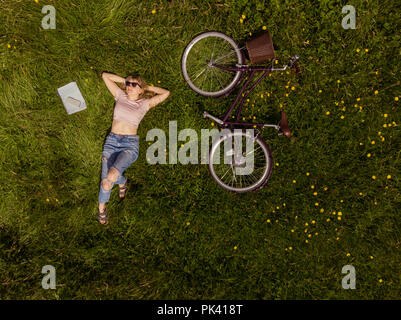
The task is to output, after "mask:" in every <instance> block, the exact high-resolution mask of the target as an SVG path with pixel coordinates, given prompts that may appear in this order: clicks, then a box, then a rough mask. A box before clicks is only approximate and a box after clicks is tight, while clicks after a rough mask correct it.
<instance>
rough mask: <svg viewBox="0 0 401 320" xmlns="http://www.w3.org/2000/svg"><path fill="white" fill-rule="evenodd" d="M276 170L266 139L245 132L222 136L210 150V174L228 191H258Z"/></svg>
mask: <svg viewBox="0 0 401 320" xmlns="http://www.w3.org/2000/svg"><path fill="white" fill-rule="evenodd" d="M244 146H246V148H245V151H243V149H244ZM272 169H273V157H272V154H271V151H270V149H269V147H268V145H267V144H266V142H265V141H264V140H263V139H262V138H261V137H259V136H258V137H256V139H255V137H253V136H251V135H250V134H248V133H246V132H244V131H239V132H238V131H234V132H230V133H228V134H224V135H222V136H221V137H220V138H219V139H218V140H216V141H215V142H214V143H213V145H212V148H211V150H210V155H209V170H210V173H211V174H212V177H213V178H214V180H216V182H217V183H218V184H219V185H220V186H221V187H222V188H224V189H226V190H228V191H233V192H239V193H241V192H249V191H254V190H257V189H259V188H261V187H263V186H264V185H265V184H266V183H267V180H269V178H270V175H271V172H272Z"/></svg>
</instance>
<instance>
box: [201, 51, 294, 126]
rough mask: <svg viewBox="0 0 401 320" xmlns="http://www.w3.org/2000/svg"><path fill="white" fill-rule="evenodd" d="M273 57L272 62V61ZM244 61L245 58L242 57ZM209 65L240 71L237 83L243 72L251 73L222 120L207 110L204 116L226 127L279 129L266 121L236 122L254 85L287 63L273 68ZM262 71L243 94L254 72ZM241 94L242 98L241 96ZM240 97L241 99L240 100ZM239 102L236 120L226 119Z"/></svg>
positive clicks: (284, 67) (230, 70)
mask: <svg viewBox="0 0 401 320" xmlns="http://www.w3.org/2000/svg"><path fill="white" fill-rule="evenodd" d="M241 53H242V55H243V57H244V53H243V52H242V51H241ZM274 60H275V59H273V63H274ZM244 61H245V59H244ZM211 66H213V67H216V68H219V69H222V70H225V71H229V72H238V71H240V72H241V73H242V74H241V77H240V79H239V80H238V84H239V83H240V82H241V81H242V79H243V77H244V74H245V73H248V72H251V75H250V77H249V79H248V80H247V81H246V82H245V84H244V85H243V86H242V88H241V90H240V92H239V93H238V95H237V97H236V98H235V100H234V102H233V104H232V105H231V107H230V109H229V110H228V111H227V113H226V114H225V115H224V118H223V120H221V119H218V118H216V117H213V116H212V115H210V114H208V113H207V112H206V113H205V114H204V116H206V115H207V116H208V117H209V118H211V119H213V120H215V121H216V122H217V123H218V124H220V125H221V126H223V127H227V126H228V125H229V126H231V127H233V126H249V127H255V126H256V127H257V128H258V127H260V128H264V127H273V128H275V129H276V130H279V129H280V126H279V125H273V124H267V123H251V122H238V121H239V118H240V115H241V110H242V107H243V104H244V101H245V99H246V98H247V97H248V95H249V94H250V93H251V92H252V91H253V90H254V89H255V88H256V86H257V85H258V84H259V83H260V82H261V81H262V80H263V78H265V77H266V76H267V74H268V73H270V72H273V71H284V70H286V69H287V67H288V65H284V66H283V67H282V68H273V67H252V66H248V65H237V67H225V66H220V65H218V64H214V63H211ZM261 71H263V74H262V75H261V76H260V77H259V79H258V80H257V81H256V82H255V83H254V84H253V85H252V87H251V88H250V89H249V90H248V92H247V93H246V94H244V95H242V94H243V92H244V91H245V89H246V88H247V86H248V84H249V83H250V82H251V81H252V79H253V78H254V76H255V74H256V72H261ZM238 84H237V85H236V86H235V87H234V88H232V89H231V90H230V91H229V92H228V93H226V94H224V95H222V96H221V97H225V96H228V95H229V94H230V93H231V92H232V91H234V89H235V88H237V87H238ZM241 96H242V98H241ZM240 98H241V100H240ZM239 100H240V102H239V107H238V110H237V116H236V121H227V119H228V118H229V116H230V114H231V112H232V111H233V109H234V108H235V106H236V105H237V103H238V101H239Z"/></svg>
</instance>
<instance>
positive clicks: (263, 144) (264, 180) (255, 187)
mask: <svg viewBox="0 0 401 320" xmlns="http://www.w3.org/2000/svg"><path fill="white" fill-rule="evenodd" d="M244 131H245V130H242V131H241V132H239V133H237V134H236V133H235V132H232V131H231V132H230V133H229V134H225V135H222V136H221V137H219V139H218V140H216V141H215V142H214V143H213V145H212V148H211V150H210V153H209V171H210V173H211V175H212V177H213V179H214V180H215V181H216V182H217V184H218V185H219V186H220V187H222V188H223V189H225V190H227V191H231V192H236V193H244V192H250V191H257V190H260V189H261V188H262V187H263V186H265V185H266V183H267V181H268V180H269V179H270V176H271V174H272V170H273V156H272V153H271V151H270V148H269V146H268V145H267V143H266V142H265V141H264V140H263V139H262V138H261V137H260V136H258V137H257V138H256V139H255V143H258V144H259V146H260V147H261V149H262V150H263V154H264V155H265V162H266V169H265V170H264V172H263V174H262V177H261V178H260V179H259V180H258V181H257V182H256V183H254V184H252V185H251V186H248V187H245V188H235V187H232V186H230V185H227V184H226V183H224V182H223V181H222V180H221V179H220V178H219V177H218V175H217V174H216V172H215V170H214V166H213V161H212V159H214V153H215V152H216V150H217V147H218V145H219V144H222V143H223V142H224V141H225V139H227V138H228V137H229V136H233V135H239V134H240V135H247V134H246V133H244Z"/></svg>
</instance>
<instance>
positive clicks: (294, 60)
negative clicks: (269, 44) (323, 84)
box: [271, 54, 302, 74]
mask: <svg viewBox="0 0 401 320" xmlns="http://www.w3.org/2000/svg"><path fill="white" fill-rule="evenodd" d="M274 60H276V59H273V61H272V65H274ZM298 60H299V55H297V54H296V55H295V56H293V57H291V58H290V61H289V63H288V64H285V65H284V66H283V67H282V68H274V67H272V69H271V70H272V71H284V70H286V69H287V68H295V70H296V73H297V74H301V73H302V71H301V68H300V67H299V64H298Z"/></svg>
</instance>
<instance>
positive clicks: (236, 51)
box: [181, 31, 244, 97]
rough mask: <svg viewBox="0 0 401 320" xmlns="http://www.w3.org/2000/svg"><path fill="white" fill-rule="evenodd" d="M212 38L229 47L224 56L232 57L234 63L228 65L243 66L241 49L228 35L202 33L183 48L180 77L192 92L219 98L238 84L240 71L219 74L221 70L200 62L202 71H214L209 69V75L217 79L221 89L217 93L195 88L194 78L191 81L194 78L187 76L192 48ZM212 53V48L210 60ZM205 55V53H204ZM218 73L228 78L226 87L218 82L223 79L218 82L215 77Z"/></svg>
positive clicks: (217, 32) (210, 32)
mask: <svg viewBox="0 0 401 320" xmlns="http://www.w3.org/2000/svg"><path fill="white" fill-rule="evenodd" d="M213 37H214V38H219V39H221V40H222V41H223V42H222V43H224V41H225V42H226V43H227V44H228V45H229V46H231V52H230V53H229V54H227V55H226V56H230V55H234V57H233V61H234V60H235V63H234V64H233V65H231V64H230V65H231V66H235V64H243V62H244V61H243V56H242V53H241V49H240V48H239V47H238V45H237V44H236V42H235V41H234V40H233V39H232V38H231V37H229V36H228V35H226V34H224V33H222V32H219V31H207V32H202V33H200V34H198V35H196V36H195V37H194V38H193V39H192V40H191V41H190V42H189V43H188V44H187V46H186V47H185V49H184V51H183V53H182V56H181V71H182V75H183V77H184V80H185V81H186V83H187V84H188V86H189V87H190V88H191V89H192V90H194V91H195V92H196V93H198V94H200V95H203V96H206V97H220V96H222V95H224V94H226V93H227V92H229V91H230V90H231V89H232V88H233V87H234V86H235V85H236V84H237V83H238V81H239V80H240V76H241V73H242V72H241V71H237V72H230V71H226V72H224V73H221V72H223V71H222V70H221V69H218V68H216V67H212V66H208V65H207V61H204V62H201V66H204V69H203V70H205V69H207V68H209V69H210V68H214V69H210V70H211V71H210V73H214V74H215V77H214V78H215V79H217V80H216V82H219V83H220V84H221V86H222V87H223V88H221V89H219V90H217V91H212V90H209V91H207V90H203V89H202V88H199V85H198V86H197V85H196V84H195V83H194V81H195V80H196V78H195V80H194V79H191V78H194V76H189V73H188V65H187V63H188V56H189V55H190V53H191V50H192V49H193V48H194V46H195V45H196V44H198V43H200V41H202V40H204V39H207V38H209V39H210V38H213ZM213 53H214V48H213V52H212V57H211V59H212V58H213ZM202 54H203V53H202ZM205 55H206V53H205ZM222 58H225V57H224V56H223V57H220V58H217V60H219V59H222ZM217 60H216V61H217ZM220 61H221V60H220ZM201 68H202V67H201ZM209 69H208V70H209ZM203 70H202V71H201V73H202V72H203V73H204V71H203ZM219 72H220V74H224V75H227V77H228V78H229V79H228V84H227V85H225V83H221V82H220V80H223V82H224V79H220V80H219V78H218V76H217V75H216V74H218V73H219ZM229 74H232V79H231V76H230V75H229ZM199 76H200V75H198V76H197V77H199ZM212 78H213V77H212V76H211V77H210V79H212Z"/></svg>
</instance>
